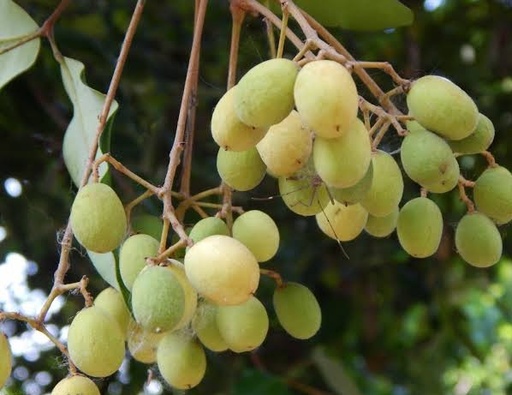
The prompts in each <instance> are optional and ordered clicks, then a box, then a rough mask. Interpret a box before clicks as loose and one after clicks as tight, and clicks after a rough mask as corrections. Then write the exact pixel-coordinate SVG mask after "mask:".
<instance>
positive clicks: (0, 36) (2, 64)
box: [0, 0, 41, 89]
mask: <svg viewBox="0 0 512 395" xmlns="http://www.w3.org/2000/svg"><path fill="white" fill-rule="evenodd" d="M37 29H38V26H37V23H36V22H34V20H33V19H32V18H31V17H30V15H28V14H27V13H26V12H25V11H24V10H23V9H22V8H21V7H19V6H18V5H17V4H16V3H13V2H12V1H10V0H0V49H1V48H6V47H9V46H11V45H13V44H14V43H16V42H17V41H19V40H20V38H23V36H25V35H27V34H29V33H32V32H34V31H36V30H37ZM40 43H41V40H40V39H39V38H37V39H34V40H32V41H29V42H27V43H25V44H23V45H22V46H20V47H18V48H15V49H13V50H11V51H9V52H6V53H4V54H2V55H0V89H1V88H2V87H3V86H4V85H6V84H7V83H8V82H9V81H11V80H12V79H13V78H14V77H16V76H17V75H19V74H21V73H23V72H24V71H25V70H27V69H28V68H30V66H32V65H33V64H34V62H35V61H36V59H37V54H38V53H39V48H40Z"/></svg>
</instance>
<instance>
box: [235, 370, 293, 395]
mask: <svg viewBox="0 0 512 395" xmlns="http://www.w3.org/2000/svg"><path fill="white" fill-rule="evenodd" d="M261 394H272V395H290V391H289V390H288V387H287V386H286V384H285V383H284V381H283V380H282V379H280V378H279V377H276V376H272V375H270V374H268V373H264V372H261V371H259V370H255V369H245V370H244V371H243V372H242V374H241V376H240V378H239V379H238V381H237V382H236V383H235V385H234V388H233V392H232V395H261Z"/></svg>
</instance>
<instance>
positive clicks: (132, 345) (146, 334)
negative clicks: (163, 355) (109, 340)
mask: <svg viewBox="0 0 512 395" xmlns="http://www.w3.org/2000/svg"><path fill="white" fill-rule="evenodd" d="M167 333H168V332H160V333H155V332H153V331H150V330H147V329H144V328H143V327H142V326H140V325H139V324H137V323H136V322H135V321H133V320H131V321H130V324H129V326H128V336H127V341H126V343H127V345H128V350H129V351H130V354H131V355H132V357H133V359H135V360H136V361H139V362H142V363H147V364H150V363H155V362H156V350H157V348H158V344H159V343H160V340H162V338H163V337H164V336H165V335H166V334H167Z"/></svg>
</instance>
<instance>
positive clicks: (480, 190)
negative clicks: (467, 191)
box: [473, 166, 512, 225]
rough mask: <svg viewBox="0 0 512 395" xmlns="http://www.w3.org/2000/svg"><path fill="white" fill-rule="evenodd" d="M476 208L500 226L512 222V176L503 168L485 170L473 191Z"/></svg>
mask: <svg viewBox="0 0 512 395" xmlns="http://www.w3.org/2000/svg"><path fill="white" fill-rule="evenodd" d="M473 197H474V199H475V204H476V208H477V210H478V211H480V212H481V213H482V214H485V215H487V216H488V217H489V218H491V219H492V220H493V221H494V222H496V223H497V224H498V225H502V224H506V223H507V222H510V221H511V220H512V174H510V172H509V171H508V170H507V169H506V168H504V167H501V166H497V167H491V168H489V169H487V170H485V171H484V172H483V173H482V174H481V175H480V177H478V178H477V180H476V182H475V187H474V189H473Z"/></svg>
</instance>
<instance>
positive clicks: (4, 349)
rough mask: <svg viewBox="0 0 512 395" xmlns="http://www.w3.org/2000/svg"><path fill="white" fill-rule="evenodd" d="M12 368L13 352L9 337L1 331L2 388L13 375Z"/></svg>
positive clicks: (0, 367)
mask: <svg viewBox="0 0 512 395" xmlns="http://www.w3.org/2000/svg"><path fill="white" fill-rule="evenodd" d="M11 370H12V353H11V347H10V345H9V341H8V340H7V337H5V335H4V334H3V333H2V332H0V388H2V387H3V386H4V385H5V382H6V381H7V379H8V378H9V376H10V375H11Z"/></svg>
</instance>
